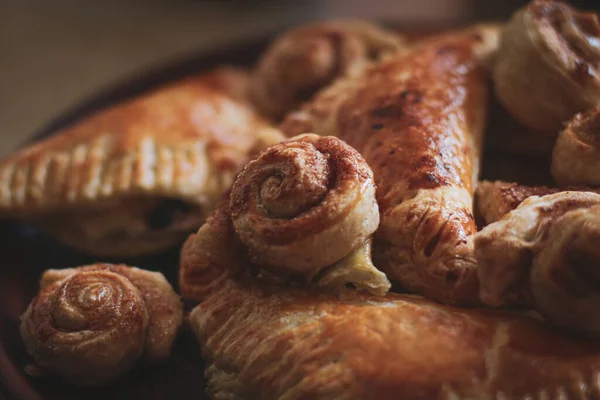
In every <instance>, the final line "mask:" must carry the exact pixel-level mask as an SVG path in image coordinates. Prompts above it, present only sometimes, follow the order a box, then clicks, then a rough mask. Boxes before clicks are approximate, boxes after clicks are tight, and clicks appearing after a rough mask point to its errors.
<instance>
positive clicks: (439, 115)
mask: <svg viewBox="0 0 600 400" xmlns="http://www.w3.org/2000/svg"><path fill="white" fill-rule="evenodd" d="M497 33H498V29H497V27H495V26H493V27H487V26H480V25H478V26H476V27H475V28H472V29H468V30H461V31H460V32H459V33H454V34H446V35H442V36H439V37H437V38H433V39H428V40H427V41H426V42H424V43H421V44H420V45H417V46H415V48H414V49H413V50H411V51H409V52H406V53H405V52H402V53H399V54H397V55H395V56H393V57H391V58H389V59H387V60H385V61H382V62H380V63H378V64H376V65H373V66H372V67H370V68H369V69H368V70H367V71H366V72H365V73H364V74H363V75H362V76H361V77H359V78H348V79H342V80H339V81H337V82H335V83H334V84H333V85H331V86H329V87H328V88H326V89H324V90H323V91H321V92H320V93H319V94H317V95H316V96H315V97H314V99H313V100H312V101H311V102H309V103H307V104H305V105H304V106H303V107H302V108H301V109H299V110H298V111H296V112H292V113H290V114H288V115H287V116H286V118H285V120H284V121H283V123H282V124H281V126H280V128H281V130H282V131H283V132H284V133H285V134H286V135H288V136H292V135H295V134H298V133H301V132H306V131H310V132H318V133H320V134H323V135H334V136H338V137H339V138H341V139H342V140H344V141H346V142H347V143H348V144H349V145H351V146H352V147H354V148H355V149H357V150H358V151H359V152H360V153H361V154H362V156H363V157H364V158H365V160H366V161H367V163H368V164H369V166H370V167H371V169H372V170H373V174H374V178H375V183H376V185H377V193H376V198H377V201H378V204H379V210H380V213H381V223H380V226H379V228H378V231H377V233H376V235H375V243H374V251H373V254H374V259H375V264H376V265H377V266H378V268H380V269H382V270H383V271H384V272H385V273H386V274H387V275H388V276H389V277H390V278H391V279H395V280H397V281H399V282H400V283H401V284H402V286H404V288H405V289H407V290H409V291H411V292H416V293H419V294H423V295H425V296H427V297H429V298H432V299H435V300H438V301H443V302H448V303H456V304H458V303H461V304H471V303H476V302H477V301H478V295H477V292H478V289H477V272H476V263H475V259H474V256H473V248H472V244H471V242H470V241H469V240H468V238H469V237H470V236H471V235H472V234H474V233H475V232H476V230H477V227H476V224H475V221H474V218H473V204H472V203H473V189H474V187H475V184H476V182H477V177H478V173H479V161H480V157H479V156H480V152H481V147H482V140H483V128H484V126H485V120H486V103H487V85H486V79H487V74H486V67H485V65H484V61H482V60H487V59H488V57H489V55H490V53H492V52H493V50H494V45H495V43H496V38H497Z"/></svg>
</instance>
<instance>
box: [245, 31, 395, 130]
mask: <svg viewBox="0 0 600 400" xmlns="http://www.w3.org/2000/svg"><path fill="white" fill-rule="evenodd" d="M404 45H405V41H404V39H403V38H402V37H401V36H399V35H398V34H395V33H393V32H390V31H387V30H385V29H383V28H381V27H379V26H377V25H375V24H372V23H370V22H367V21H360V20H334V21H325V22H318V23H313V24H310V25H304V26H301V27H298V28H293V29H291V30H289V31H287V32H285V33H283V34H282V35H281V36H280V37H278V38H277V39H275V41H274V42H273V43H271V45H270V46H269V47H268V48H267V49H266V50H265V52H264V53H263V54H262V55H261V58H260V59H259V61H258V62H257V64H256V66H255V68H254V71H253V72H252V78H251V81H250V96H251V98H252V99H253V100H254V101H255V102H256V104H257V105H258V107H259V109H260V110H261V111H262V112H264V113H265V114H267V115H269V116H271V117H273V118H275V119H279V118H281V117H283V116H284V114H285V113H286V112H288V111H290V110H293V109H295V108H296V107H298V106H299V105H300V104H302V103H303V102H304V101H307V100H309V99H310V98H311V97H312V95H314V94H315V93H316V92H317V91H318V90H319V89H321V88H323V87H325V86H327V85H328V84H330V83H331V82H333V81H334V80H335V79H336V78H338V77H340V76H346V75H354V74H357V73H359V72H360V71H361V70H362V69H364V68H365V67H366V66H367V65H368V64H369V63H371V62H374V61H377V60H379V59H381V58H384V57H385V56H387V55H390V54H393V53H395V52H397V51H399V50H401V49H402V48H403V47H404Z"/></svg>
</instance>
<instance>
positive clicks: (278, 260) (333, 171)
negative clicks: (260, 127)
mask: <svg viewBox="0 0 600 400" xmlns="http://www.w3.org/2000/svg"><path fill="white" fill-rule="evenodd" d="M229 207H230V213H231V221H232V223H233V228H234V229H235V233H236V236H237V238H238V239H239V240H240V241H241V242H242V243H243V244H244V245H245V246H246V247H247V249H248V254H249V257H250V260H251V261H252V262H253V263H255V264H257V265H260V266H261V267H262V268H263V269H265V270H267V271H269V272H272V273H276V274H278V273H279V274H284V275H289V276H293V277H303V278H306V279H307V280H309V281H310V280H313V279H315V277H317V275H319V276H318V277H317V279H322V278H323V274H326V271H325V270H326V269H327V268H328V267H330V268H332V270H336V271H337V272H336V274H337V275H338V276H340V273H339V265H338V268H334V267H335V265H336V263H339V262H340V261H341V260H343V259H344V258H346V257H348V256H350V257H355V256H356V257H357V258H356V260H359V259H360V260H364V259H365V258H364V257H363V256H362V253H361V252H360V251H357V250H358V249H359V248H362V247H364V246H368V239H369V238H370V236H371V235H372V234H373V233H374V232H375V230H376V229H377V226H378V224H379V210H378V206H377V202H376V201H375V185H374V183H373V173H372V172H371V170H370V168H369V166H368V165H367V164H366V162H365V161H364V159H363V158H362V157H361V156H360V154H359V153H358V152H357V151H355V150H354V149H352V148H351V147H350V146H348V145H347V144H346V143H345V142H343V141H342V140H340V139H337V138H335V137H321V136H318V135H314V134H304V135H300V136H296V137H294V138H291V139H289V140H288V141H286V142H283V143H280V144H278V145H275V146H273V147H271V148H269V149H267V150H266V151H264V152H263V153H262V154H261V155H260V156H259V157H258V158H256V159H255V160H253V161H250V162H249V163H248V164H247V165H246V166H245V167H244V169H243V170H242V171H241V172H240V173H239V174H238V176H237V177H236V179H235V181H234V184H233V186H232V189H231V195H230V203H229ZM369 249H370V248H369ZM368 258H369V260H368V262H367V264H368V265H365V262H358V261H357V262H356V263H353V262H349V263H348V260H344V263H343V264H344V265H346V266H347V267H346V268H343V269H344V274H345V277H346V278H347V280H346V282H345V283H352V284H354V285H355V286H359V287H363V288H365V289H367V290H369V291H373V292H378V293H385V292H386V291H387V289H389V282H388V280H387V278H386V277H385V275H384V274H383V273H381V272H380V271H378V270H377V269H376V268H375V267H374V266H373V265H372V263H371V261H370V251H369V257H368ZM359 264H360V265H361V266H360V267H359ZM359 269H360V270H361V278H360V279H353V278H352V271H355V272H358V270H359ZM365 270H367V271H368V273H366V274H365V273H364V271H365ZM341 280H343V279H336V280H335V281H336V282H338V283H339V282H340V281H341ZM367 281H369V282H367Z"/></svg>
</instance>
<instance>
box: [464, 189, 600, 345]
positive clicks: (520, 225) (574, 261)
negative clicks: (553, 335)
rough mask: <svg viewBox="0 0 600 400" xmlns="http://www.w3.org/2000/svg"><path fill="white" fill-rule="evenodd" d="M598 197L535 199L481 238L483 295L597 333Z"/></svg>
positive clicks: (574, 194)
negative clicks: (530, 308)
mask: <svg viewBox="0 0 600 400" xmlns="http://www.w3.org/2000/svg"><path fill="white" fill-rule="evenodd" d="M599 238H600V195H598V194H595V193H590V192H560V193H555V194H551V195H546V196H541V197H540V196H532V197H529V198H527V199H526V200H525V201H523V202H522V203H521V204H520V205H519V206H518V207H517V208H516V209H515V210H513V211H511V212H510V213H508V214H506V215H505V216H504V217H503V218H502V219H500V220H499V221H497V222H495V223H492V224H490V225H488V226H486V227H485V228H483V229H482V230H481V231H480V232H478V233H477V235H475V239H474V242H475V250H476V251H475V254H476V257H477V261H478V262H479V278H480V281H481V298H482V300H483V301H484V302H485V303H486V304H489V305H491V306H502V305H507V304H525V305H530V306H533V307H535V308H536V309H537V310H538V311H539V312H540V314H541V315H542V316H544V317H545V318H546V319H548V320H549V321H550V322H552V323H553V324H555V325H558V326H561V327H563V328H565V329H569V330H573V331H578V332H581V333H585V334H589V335H594V336H598V335H599V334H600V318H598V317H597V309H598V306H599V304H600V296H599V295H598V294H597V293H598V289H597V281H598V280H597V276H598V272H597V271H596V270H597V266H598V263H599V261H600V253H599V252H598V246H597V243H598V239H599Z"/></svg>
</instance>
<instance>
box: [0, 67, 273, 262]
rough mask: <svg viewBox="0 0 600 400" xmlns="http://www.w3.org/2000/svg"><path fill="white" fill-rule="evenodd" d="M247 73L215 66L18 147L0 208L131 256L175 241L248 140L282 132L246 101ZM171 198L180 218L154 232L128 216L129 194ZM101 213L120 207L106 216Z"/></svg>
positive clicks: (201, 213) (63, 236) (62, 235)
mask: <svg viewBox="0 0 600 400" xmlns="http://www.w3.org/2000/svg"><path fill="white" fill-rule="evenodd" d="M247 81H248V76H247V73H246V72H245V71H243V70H237V69H229V68H226V67H224V68H216V69H215V70H213V71H211V72H208V73H204V74H201V75H198V76H194V77H190V78H186V79H184V80H182V81H179V82H175V83H173V84H170V85H168V86H165V87H162V88H159V89H156V90H154V91H152V92H149V93H146V94H144V95H142V96H140V97H137V98H134V99H132V100H129V101H127V102H125V103H123V104H118V105H115V106H112V107H110V108H108V109H106V110H103V111H101V112H99V113H97V114H95V115H92V116H90V117H88V118H86V119H84V120H83V121H80V122H77V123H75V124H74V125H72V126H70V127H67V128H66V129H64V130H63V131H61V132H58V133H57V134H56V135H54V136H52V137H51V138H48V139H46V140H43V141H41V142H39V143H36V144H34V145H32V146H30V147H28V148H25V149H23V150H21V151H19V152H18V153H16V154H15V155H13V156H11V157H9V158H8V159H6V160H3V161H2V162H0V214H2V215H4V216H9V217H16V218H20V219H25V220H27V221H30V222H31V223H33V224H36V225H40V226H41V227H42V228H43V229H44V230H47V231H49V232H50V233H52V234H55V235H56V236H57V238H58V239H59V240H61V241H63V242H66V243H67V244H69V245H71V246H74V247H76V248H79V249H82V250H84V251H86V252H90V253H93V254H97V255H126V256H132V255H140V254H145V253H149V252H158V251H160V250H162V249H165V248H167V247H170V246H172V245H173V244H175V243H177V242H179V241H182V240H183V239H184V238H185V236H186V235H188V234H189V233H191V232H193V231H194V230H196V229H197V228H198V226H200V224H201V223H202V222H203V220H204V219H205V218H206V215H207V214H208V212H209V211H210V209H211V208H212V207H213V205H214V202H215V201H216V199H217V197H218V196H219V195H220V194H221V193H222V192H223V191H224V190H225V189H226V188H227V187H228V186H229V185H230V184H231V182H232V181H233V176H234V174H235V173H236V172H237V171H238V170H239V169H240V168H241V167H242V165H243V164H244V163H245V162H246V160H247V159H248V157H249V154H250V153H254V152H256V150H257V148H256V146H257V143H256V141H257V140H258V141H260V142H261V143H262V144H261V146H263V148H264V146H265V145H266V144H268V145H270V144H273V143H276V142H278V141H280V140H281V139H282V137H281V136H280V134H279V133H278V131H277V130H276V129H274V128H272V127H271V126H270V125H269V123H268V122H266V121H265V120H263V119H262V118H261V117H260V116H258V114H257V112H256V111H254V110H253V109H252V107H251V106H250V105H249V102H248V101H247V100H245V94H244V92H245V90H246V89H245V88H246V86H247ZM265 142H270V143H265ZM173 199H175V200H179V201H181V203H183V204H185V205H187V207H188V209H189V210H188V214H190V216H191V217H192V218H188V219H187V222H188V224H184V225H183V226H182V225H179V226H177V227H173V226H169V228H172V229H167V230H166V232H157V230H156V229H154V228H153V227H152V226H148V225H149V224H148V223H147V221H146V215H141V216H139V217H136V218H127V214H128V213H131V209H130V208H129V206H128V204H129V202H131V201H133V202H135V203H136V204H138V205H139V204H140V203H141V204H148V205H149V208H151V207H152V206H153V202H156V201H163V200H166V201H170V200H173ZM132 208H133V209H134V210H136V209H137V208H136V206H134V207H132ZM149 212H151V210H150V211H149ZM107 213H114V214H116V213H121V214H124V215H120V216H119V217H118V218H117V217H116V216H115V218H113V219H112V220H111V221H107V220H106V219H105V218H104V216H105V215H106V214H107ZM132 214H135V211H134V212H133V213H132ZM98 216H101V217H102V219H103V220H104V223H103V222H102V219H100V220H99V219H98V218H97V217H98ZM57 218H58V221H57ZM109 222H110V223H112V224H113V225H112V226H107V225H106V224H108V223H109ZM190 224H191V225H192V226H191V228H190V227H189V226H187V225H190ZM136 225H141V227H140V226H136ZM158 230H161V229H158ZM94 233H96V237H91V236H94ZM146 234H147V235H146Z"/></svg>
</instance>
